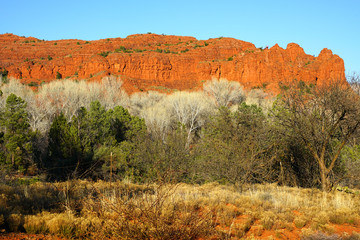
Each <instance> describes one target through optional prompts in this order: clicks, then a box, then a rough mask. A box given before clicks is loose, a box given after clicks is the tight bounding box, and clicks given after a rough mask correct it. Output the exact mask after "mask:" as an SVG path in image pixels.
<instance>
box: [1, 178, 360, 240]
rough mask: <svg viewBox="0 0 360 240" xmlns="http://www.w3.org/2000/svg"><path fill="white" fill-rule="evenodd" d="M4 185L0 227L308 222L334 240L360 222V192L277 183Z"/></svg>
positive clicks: (73, 229)
mask: <svg viewBox="0 0 360 240" xmlns="http://www.w3.org/2000/svg"><path fill="white" fill-rule="evenodd" d="M0 189H1V194H0V211H1V212H0V228H6V229H7V230H9V231H21V230H23V229H24V230H25V231H26V232H28V233H44V234H54V235H59V236H63V237H67V238H79V239H84V238H86V239H149V238H151V239H199V238H203V239H204V238H207V237H209V236H212V237H213V238H214V239H230V238H238V239H240V238H244V237H246V236H247V233H248V231H249V230H250V229H251V233H252V234H255V235H261V234H262V232H264V231H265V230H273V231H275V232H278V233H279V234H280V232H281V231H282V230H284V229H286V230H288V231H292V230H293V229H294V227H296V228H304V229H307V231H308V232H303V237H304V239H316V237H317V236H319V237H320V238H319V239H321V237H322V235H321V234H319V233H318V232H325V233H326V234H328V235H326V236H330V237H329V238H324V239H334V238H333V237H334V236H335V235H334V234H335V229H334V228H333V227H332V225H331V224H345V223H346V224H350V225H354V226H355V225H357V224H358V223H359V220H360V217H359V213H360V201H359V200H360V199H359V198H360V196H358V195H355V194H348V193H344V192H333V193H323V192H321V191H319V190H316V189H299V188H290V187H279V186H276V185H249V186H241V187H237V186H224V185H219V184H216V183H210V184H205V185H201V186H198V185H187V184H176V185H171V184H160V185H159V184H152V185H137V184H130V183H123V182H116V183H112V184H111V186H110V184H109V183H107V182H101V181H99V182H95V183H94V182H88V181H80V180H79V181H69V182H62V183H54V184H49V183H37V184H33V185H30V186H27V189H26V188H25V187H24V186H18V187H9V186H0ZM41 196H42V197H41ZM46 201H48V203H47V204H46ZM49 202H50V203H51V204H49ZM38 203H39V204H40V205H41V207H42V208H40V207H39V206H38V205H37V204H38ZM30 209H31V211H30ZM255 222H256V224H255ZM255 225H257V226H256V227H255ZM313 235H314V236H313ZM309 236H310V237H309ZM305 237H308V238H305ZM351 239H355V238H351Z"/></svg>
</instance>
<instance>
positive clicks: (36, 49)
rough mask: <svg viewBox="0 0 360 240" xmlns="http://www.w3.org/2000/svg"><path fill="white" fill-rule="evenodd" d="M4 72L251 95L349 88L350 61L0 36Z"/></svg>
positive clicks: (274, 51)
mask: <svg viewBox="0 0 360 240" xmlns="http://www.w3.org/2000/svg"><path fill="white" fill-rule="evenodd" d="M0 67H1V68H5V69H6V70H8V72H9V76H11V77H15V78H20V79H22V81H23V82H25V83H29V82H42V81H51V80H54V79H55V78H56V75H57V73H60V74H61V76H62V77H63V78H65V77H70V78H73V79H100V78H101V77H102V76H104V75H109V74H113V75H119V76H120V77H121V78H122V79H123V80H124V86H125V88H126V89H127V90H128V91H130V92H132V91H139V90H151V89H153V90H154V89H155V90H156V89H159V88H171V89H180V90H184V89H197V88H200V87H201V86H202V83H203V82H204V81H206V80H209V79H211V78H212V77H216V78H220V77H221V78H226V79H228V80H231V81H239V82H240V83H241V84H243V85H244V86H245V87H246V88H253V87H265V86H266V88H267V89H271V90H275V91H276V89H278V86H279V82H287V81H292V80H294V79H297V80H302V81H304V82H309V83H321V82H326V81H329V80H332V79H337V80H338V79H340V80H342V81H345V69H344V62H343V60H342V59H341V58H340V57H339V56H337V55H333V54H332V52H331V51H330V50H328V49H326V48H325V49H323V50H322V51H321V53H320V54H319V56H318V57H314V56H311V55H307V54H305V52H304V50H303V49H302V48H301V47H300V46H299V45H297V44H295V43H290V44H288V46H287V48H286V49H283V48H281V47H279V46H278V45H277V44H276V45H275V46H273V47H271V48H270V49H265V50H262V49H258V48H256V47H255V46H254V45H253V44H252V43H248V42H244V41H240V40H236V39H232V38H216V39H209V40H206V41H203V40H196V39H195V38H193V37H182V36H163V35H156V34H137V35H130V36H128V37H127V38H112V39H102V40H97V41H83V40H58V41H43V40H39V39H36V38H32V37H29V38H25V37H19V36H16V35H13V34H3V35H0Z"/></svg>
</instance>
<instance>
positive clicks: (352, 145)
mask: <svg viewBox="0 0 360 240" xmlns="http://www.w3.org/2000/svg"><path fill="white" fill-rule="evenodd" d="M121 85H122V83H121V81H120V80H119V79H117V78H115V77H107V78H104V79H103V80H102V82H101V83H86V82H83V81H80V82H74V81H70V80H63V81H55V82H51V83H48V84H45V85H43V86H41V87H40V88H39V89H38V90H37V91H36V92H34V91H31V90H30V89H29V88H28V87H26V86H25V85H22V84H20V83H19V82H18V81H16V80H12V81H9V82H8V83H6V84H3V85H2V86H1V88H0V89H1V92H0V95H1V97H0V113H1V116H0V148H1V152H0V166H1V169H2V171H3V172H4V171H5V172H7V173H14V172H18V173H23V174H28V175H36V174H45V175H46V177H47V179H48V180H56V181H57V180H65V179H69V178H90V179H105V180H110V179H128V180H130V181H134V182H152V181H158V180H161V181H164V180H171V181H176V182H188V183H204V182H210V181H218V182H221V183H237V184H243V183H263V182H271V183H273V182H276V183H278V184H283V185H289V186H301V187H319V188H322V189H323V190H330V189H331V188H332V187H333V186H335V185H337V184H342V185H346V186H350V187H354V186H359V180H358V176H359V173H360V159H359V157H360V145H359V143H358V141H359V136H360V135H359V133H358V130H359V125H360V112H359V111H360V108H359V107H360V104H359V95H358V94H357V93H356V91H354V88H351V87H350V85H348V84H341V83H339V82H335V81H334V82H329V83H326V84H322V85H317V86H316V85H311V84H306V83H304V82H302V81H293V82H289V83H287V85H282V86H281V88H282V92H281V93H280V94H279V95H278V96H277V97H276V98H274V97H271V96H269V95H267V94H266V93H265V92H264V91H262V90H260V89H253V90H251V91H245V90H244V89H243V88H242V86H241V85H240V84H239V83H237V82H230V81H227V80H225V79H220V80H217V79H213V80H211V81H208V82H206V83H205V84H204V87H203V91H199V92H185V91H180V92H174V93H172V94H169V95H166V94H162V93H158V92H151V91H150V92H146V93H135V94H133V95H131V96H128V95H127V94H126V93H125V92H124V91H123V90H122V88H121ZM355 90H356V89H355ZM254 103H255V104H254Z"/></svg>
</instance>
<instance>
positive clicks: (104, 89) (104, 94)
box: [88, 76, 129, 109]
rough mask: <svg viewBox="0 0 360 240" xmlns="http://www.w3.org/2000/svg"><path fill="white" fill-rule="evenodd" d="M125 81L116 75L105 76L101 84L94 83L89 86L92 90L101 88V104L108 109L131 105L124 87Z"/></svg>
mask: <svg viewBox="0 0 360 240" xmlns="http://www.w3.org/2000/svg"><path fill="white" fill-rule="evenodd" d="M122 85H123V82H122V81H121V79H120V78H118V77H115V76H109V77H104V78H103V79H102V80H101V84H99V83H92V84H89V86H88V88H89V90H90V91H91V92H92V91H94V90H95V88H99V87H100V89H101V97H100V98H99V100H100V102H101V104H102V105H103V106H105V108H106V109H111V108H114V107H115V106H119V105H120V106H123V107H127V106H128V105H129V96H128V95H127V93H126V92H125V91H124V90H123V89H122Z"/></svg>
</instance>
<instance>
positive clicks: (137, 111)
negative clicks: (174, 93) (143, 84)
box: [130, 91, 166, 116]
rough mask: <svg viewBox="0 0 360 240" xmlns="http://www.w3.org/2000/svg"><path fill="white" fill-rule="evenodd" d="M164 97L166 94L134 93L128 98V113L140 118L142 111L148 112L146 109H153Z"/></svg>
mask: <svg viewBox="0 0 360 240" xmlns="http://www.w3.org/2000/svg"><path fill="white" fill-rule="evenodd" d="M165 97H166V94H164V93H159V92H155V91H148V92H146V93H143V92H138V93H134V94H132V95H131V97H130V112H131V113H132V114H134V115H136V116H142V115H144V114H143V113H142V112H143V111H145V112H148V110H147V109H148V108H153V107H154V106H155V105H156V104H157V103H159V102H160V101H161V100H162V99H163V98H165Z"/></svg>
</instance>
